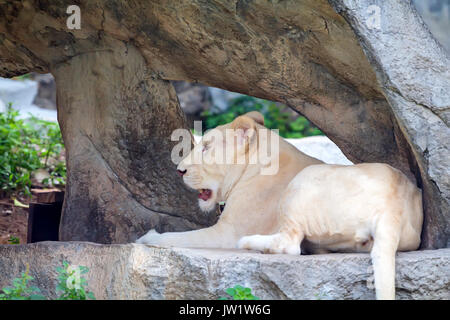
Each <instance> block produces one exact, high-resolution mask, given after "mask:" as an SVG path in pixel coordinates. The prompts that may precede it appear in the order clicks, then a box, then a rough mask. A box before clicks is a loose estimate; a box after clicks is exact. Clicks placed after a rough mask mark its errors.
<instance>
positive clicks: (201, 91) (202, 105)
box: [171, 81, 213, 128]
mask: <svg viewBox="0 0 450 320" xmlns="http://www.w3.org/2000/svg"><path fill="white" fill-rule="evenodd" d="M171 83H172V85H173V87H174V88H175V91H176V93H177V97H178V101H179V102H180V107H181V109H182V110H183V112H184V114H185V115H186V119H187V121H188V124H189V127H190V128H193V127H194V121H196V120H197V121H199V120H201V116H200V114H201V113H202V112H203V111H205V110H208V109H210V108H211V107H212V104H213V102H212V100H211V94H210V93H209V90H208V87H207V86H205V85H203V84H200V83H191V82H186V81H171Z"/></svg>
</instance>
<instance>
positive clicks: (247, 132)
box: [231, 115, 256, 146]
mask: <svg viewBox="0 0 450 320" xmlns="http://www.w3.org/2000/svg"><path fill="white" fill-rule="evenodd" d="M231 128H232V129H234V130H236V134H237V137H238V146H242V145H244V144H245V142H246V141H248V142H249V143H250V142H251V141H252V140H253V137H254V136H255V130H256V122H255V120H254V119H253V118H250V117H248V116H247V115H243V116H239V117H237V118H236V119H234V121H233V122H232V123H231Z"/></svg>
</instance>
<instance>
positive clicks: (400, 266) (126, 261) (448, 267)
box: [0, 242, 450, 300]
mask: <svg viewBox="0 0 450 320" xmlns="http://www.w3.org/2000/svg"><path fill="white" fill-rule="evenodd" d="M63 260H67V261H68V262H70V263H71V264H73V265H83V266H87V267H88V268H89V269H90V271H89V273H88V274H87V275H86V279H87V281H88V284H89V289H90V290H92V291H93V292H94V294H95V296H96V297H97V299H217V298H218V297H220V296H223V295H225V294H224V290H225V289H226V288H229V287H233V286H235V285H237V284H241V285H244V286H247V287H250V288H252V289H253V292H254V294H255V295H256V296H259V297H261V298H262V299H312V300H314V299H374V298H375V293H374V290H373V289H370V288H368V286H367V280H368V278H369V277H370V276H371V269H370V258H369V255H368V254H326V255H313V256H289V255H264V254H260V253H255V252H249V251H237V250H211V249H178V248H176V249H175V248H174V249H168V248H166V249H165V248H155V247H149V246H145V245H137V244H126V245H99V244H93V243H86V242H84V243H83V242H42V243H35V244H29V245H1V246H0V271H1V272H0V288H2V287H4V286H7V285H9V284H10V282H11V280H12V279H13V278H15V277H17V276H18V275H19V274H20V272H22V271H23V270H25V267H26V264H29V266H30V271H31V275H32V276H33V277H35V280H34V284H35V285H37V286H38V287H39V288H41V289H42V291H43V293H44V294H45V295H46V296H50V297H54V288H55V285H56V282H57V280H56V278H57V274H56V271H55V269H56V267H58V266H60V265H61V264H62V261H63ZM396 278H397V279H396V287H397V299H450V249H441V250H425V251H414V252H406V253H398V256H397V275H396ZM369 287H370V281H369Z"/></svg>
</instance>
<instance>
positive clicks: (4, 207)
mask: <svg viewBox="0 0 450 320" xmlns="http://www.w3.org/2000/svg"><path fill="white" fill-rule="evenodd" d="M17 200H19V201H20V202H21V203H23V204H28V203H29V202H31V200H32V199H31V198H26V197H20V196H19V197H17ZM13 204H14V201H13V200H12V199H10V198H0V244H10V243H9V242H8V240H9V239H10V238H11V237H16V238H19V239H20V243H27V230H28V208H21V207H16V206H14V205H13Z"/></svg>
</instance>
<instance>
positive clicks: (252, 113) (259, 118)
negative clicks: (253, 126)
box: [244, 111, 264, 126]
mask: <svg viewBox="0 0 450 320" xmlns="http://www.w3.org/2000/svg"><path fill="white" fill-rule="evenodd" d="M244 116H246V117H249V118H251V119H253V120H255V122H256V123H259V124H260V125H262V126H263V125H264V116H263V115H262V113H261V112H258V111H250V112H247V113H246V114H244Z"/></svg>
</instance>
